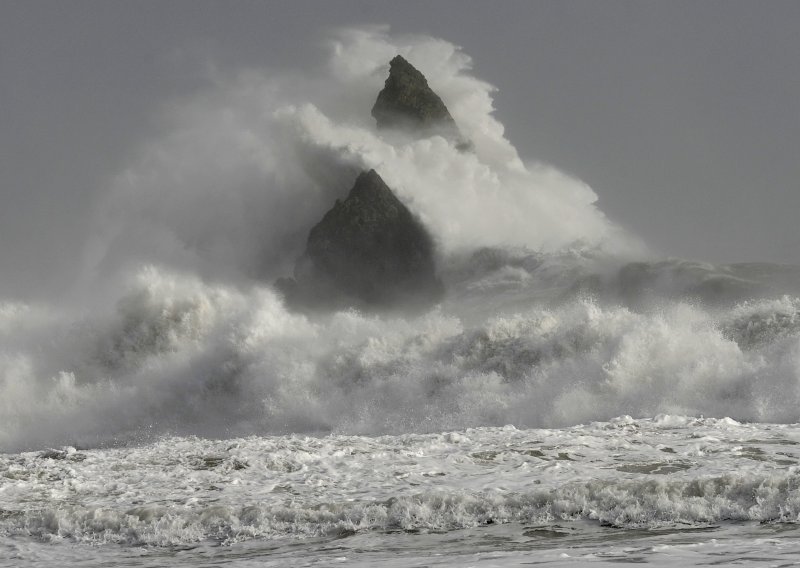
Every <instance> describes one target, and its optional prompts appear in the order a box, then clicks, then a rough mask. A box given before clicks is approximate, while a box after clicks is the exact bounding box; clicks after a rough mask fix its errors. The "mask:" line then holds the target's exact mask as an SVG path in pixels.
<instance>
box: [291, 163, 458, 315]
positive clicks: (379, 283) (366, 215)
mask: <svg viewBox="0 0 800 568" xmlns="http://www.w3.org/2000/svg"><path fill="white" fill-rule="evenodd" d="M278 286H279V288H281V289H282V290H283V292H284V294H285V296H286V299H287V301H288V303H289V304H291V305H295V306H301V307H315V306H320V307H341V306H355V307H360V308H367V309H376V308H377V309H382V308H388V309H391V308H399V307H406V306H410V307H415V306H426V305H430V304H431V303H434V302H436V301H437V300H438V299H439V298H440V297H441V295H442V292H443V289H442V284H441V282H440V281H439V280H438V278H437V277H436V272H435V262H434V247H433V242H432V240H431V237H430V236H429V234H428V232H427V231H426V230H425V228H424V227H423V226H422V224H421V223H420V222H419V221H418V220H417V219H416V218H414V216H413V215H412V214H411V212H410V211H409V210H408V208H407V207H406V206H405V205H403V203H402V202H401V201H400V200H399V199H397V197H396V196H395V195H394V193H393V192H392V190H391V189H389V187H388V186H387V185H386V184H385V183H384V181H383V179H381V177H380V176H379V175H378V174H377V172H375V170H370V171H368V172H362V173H361V174H360V175H359V176H358V178H357V179H356V182H355V185H354V186H353V188H352V189H351V190H350V193H349V195H348V196H347V198H346V199H345V200H344V201H340V200H336V203H335V205H334V206H333V208H332V209H330V210H329V211H328V212H327V213H326V214H325V216H324V217H323V218H322V220H321V221H320V222H319V223H317V224H316V225H315V226H314V227H313V228H312V229H311V232H310V234H309V236H308V243H307V246H306V251H305V253H304V254H303V256H302V257H300V259H299V260H298V261H297V264H296V266H295V278H294V280H288V279H283V280H281V281H279V282H278Z"/></svg>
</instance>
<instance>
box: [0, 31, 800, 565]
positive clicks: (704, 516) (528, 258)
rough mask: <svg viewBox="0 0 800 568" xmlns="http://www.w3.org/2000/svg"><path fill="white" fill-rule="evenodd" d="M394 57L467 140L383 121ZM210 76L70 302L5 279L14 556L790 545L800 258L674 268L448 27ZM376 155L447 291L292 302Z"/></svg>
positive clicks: (316, 555)
mask: <svg viewBox="0 0 800 568" xmlns="http://www.w3.org/2000/svg"><path fill="white" fill-rule="evenodd" d="M398 53H399V54H402V55H403V56H404V57H406V58H407V59H408V60H409V61H412V62H413V63H414V64H415V65H417V66H418V67H419V69H420V70H421V71H423V72H424V73H425V75H426V77H428V80H429V82H430V84H431V87H432V88H433V89H434V90H435V91H436V92H437V93H439V95H441V97H442V99H443V100H444V101H445V102H446V103H447V106H448V108H449V109H450V112H451V114H452V115H453V118H454V119H455V121H456V123H457V124H458V126H459V129H460V131H461V133H462V134H463V136H464V137H465V138H467V139H468V140H469V141H470V142H471V148H470V149H469V150H464V148H463V147H462V148H459V147H457V144H455V143H454V142H453V141H450V140H447V139H446V138H444V137H442V136H439V135H434V134H431V135H430V136H418V135H413V134H412V133H408V132H400V131H379V130H377V129H376V127H375V125H374V121H373V120H372V118H371V117H370V116H369V108H370V107H371V105H372V103H373V102H374V99H375V96H376V94H377V93H378V91H379V90H380V88H381V86H382V84H383V81H384V80H385V77H386V71H387V68H388V61H389V60H390V59H391V58H392V57H394V56H395V55H397V54H398ZM209 73H210V77H209V81H210V84H209V86H208V87H207V88H206V89H204V90H201V91H200V92H198V93H196V94H194V95H192V96H190V97H188V98H182V99H179V100H173V101H169V102H168V103H166V104H165V105H164V108H163V109H162V110H161V111H160V112H161V115H160V119H161V120H160V121H159V124H160V127H159V132H158V133H156V134H155V135H154V136H153V138H152V140H150V141H149V142H148V144H146V145H145V146H144V147H142V148H141V149H140V150H139V152H138V153H137V155H135V156H132V157H131V159H130V161H129V164H128V165H127V167H126V168H125V169H124V171H121V172H120V173H119V175H118V176H116V177H115V178H114V179H113V180H110V181H109V187H108V191H107V192H106V194H105V198H104V199H103V200H102V201H101V202H99V203H97V204H96V212H95V213H96V215H95V222H94V223H93V224H91V226H89V227H87V234H86V246H85V252H84V255H83V256H82V258H80V259H75V262H76V263H79V265H80V266H81V270H80V271H78V272H79V273H80V277H79V278H78V279H77V281H75V282H65V283H64V295H63V297H62V298H60V299H58V300H52V301H44V300H41V299H35V300H29V299H23V298H4V299H0V452H2V453H0V566H15V567H17V566H34V565H41V566H51V565H61V566H101V565H102V566H106V565H127V566H164V565H170V566H172V565H175V566H183V565H186V566H190V565H191V566H217V565H221V564H228V565H234V566H256V565H258V566H287V565H291V566H311V565H315V566H320V565H323V566H327V565H337V564H341V565H351V566H372V565H375V564H377V563H382V564H385V565H387V566H468V565H474V566H512V565H523V564H526V565H527V564H539V563H541V564H547V565H552V566H574V565H580V564H584V563H591V564H594V565H597V564H599V565H605V564H607V565H611V564H618V563H619V562H637V563H650V564H654V565H662V566H673V565H674V566H686V565H715V564H730V563H747V564H748V565H762V566H788V565H794V564H799V563H800V532H798V530H797V523H798V521H800V467H799V466H798V464H799V463H800V449H798V447H799V445H800V428H799V427H798V425H797V423H798V422H800V410H798V409H800V268H798V267H793V266H786V265H774V264H766V263H749V264H729V265H713V264H707V263H703V262H696V261H688V260H681V259H664V258H659V257H658V256H657V255H655V254H653V253H652V252H650V251H649V250H648V248H647V247H646V245H645V244H644V243H642V242H641V241H640V240H639V239H638V238H636V237H634V236H632V235H630V234H628V233H627V232H626V231H625V230H623V229H622V228H620V227H618V226H616V225H615V224H614V223H613V222H611V221H610V220H609V219H607V218H606V216H605V215H604V214H603V213H602V211H601V210H600V209H599V208H598V206H597V204H596V201H597V195H596V194H595V193H594V192H593V191H592V189H591V188H590V187H589V186H588V185H586V184H585V183H583V182H582V181H580V180H577V179H575V178H574V177H572V176H570V175H568V174H565V173H563V172H560V171H558V170H556V169H554V168H552V167H550V166H547V165H544V164H540V163H536V162H532V161H526V160H524V159H522V158H521V157H520V156H519V154H518V153H517V151H516V149H515V148H514V147H513V146H512V145H511V143H510V142H509V141H508V140H507V139H506V138H505V137H504V135H503V126H502V125H501V124H500V123H499V122H498V121H497V120H496V119H495V118H494V116H493V114H492V110H493V107H492V96H491V95H492V92H493V87H492V86H491V85H489V84H487V83H485V82H483V81H481V80H480V79H477V78H476V77H474V76H473V75H472V72H471V61H470V59H469V57H468V56H467V55H465V54H464V53H463V52H462V50H461V49H460V48H458V47H457V46H454V45H452V44H450V43H448V42H446V41H444V40H441V39H437V38H430V37H426V36H393V35H391V34H390V32H389V30H388V29H387V28H380V27H376V28H360V29H349V30H341V31H339V32H337V33H336V34H335V35H334V36H333V38H332V39H331V41H330V42H329V44H328V60H327V63H326V64H325V65H324V66H321V67H320V68H319V69H317V70H314V71H306V72H302V73H300V72H291V73H289V72H266V71H264V70H259V69H236V70H220V69H212V70H211V71H210V72H209ZM370 168H374V169H376V171H378V172H379V173H380V175H381V177H383V179H384V180H385V181H386V183H387V184H388V185H389V186H390V187H391V188H392V189H393V190H394V191H395V192H396V193H397V195H398V197H399V198H400V199H401V200H402V201H403V202H404V203H405V204H406V205H407V206H408V207H409V209H411V211H412V212H413V213H414V214H415V215H416V216H417V217H418V218H419V219H420V220H421V221H422V222H423V224H424V225H425V226H426V227H427V228H428V229H429V231H430V232H431V236H432V238H433V240H434V242H435V243H436V248H437V254H438V272H439V274H440V277H441V279H442V282H443V284H444V286H445V290H446V292H445V296H444V298H443V300H442V301H441V303H439V304H438V305H436V306H434V307H432V308H430V309H428V310H426V311H422V312H420V311H415V312H411V313H404V312H403V311H401V310H395V311H391V312H383V313H369V312H360V311H357V310H338V311H324V310H320V311H316V312H312V311H309V312H298V311H293V310H290V309H289V308H287V306H286V305H285V302H284V300H283V298H282V296H281V294H280V293H279V292H278V291H277V290H276V288H275V287H274V286H273V283H274V282H275V279H276V278H278V277H280V276H284V275H287V274H290V273H291V267H292V265H293V263H294V260H295V259H296V258H297V256H298V255H299V254H300V253H301V252H302V250H303V246H304V244H305V239H306V238H307V235H308V230H309V229H310V227H311V226H313V225H314V224H315V223H316V222H317V220H318V219H319V218H320V216H321V215H322V214H323V213H324V212H325V211H326V210H327V209H329V208H330V207H331V205H332V204H333V202H334V201H335V200H336V199H337V198H342V197H343V195H344V194H346V191H347V190H348V189H349V187H350V186H352V183H353V180H354V179H355V177H356V175H357V174H358V172H359V171H363V170H365V169H370ZM54 277H58V276H57V275H54Z"/></svg>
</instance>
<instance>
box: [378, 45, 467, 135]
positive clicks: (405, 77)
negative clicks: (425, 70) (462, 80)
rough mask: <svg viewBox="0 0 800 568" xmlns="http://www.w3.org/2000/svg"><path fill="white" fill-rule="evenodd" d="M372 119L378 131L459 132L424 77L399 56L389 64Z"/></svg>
mask: <svg viewBox="0 0 800 568" xmlns="http://www.w3.org/2000/svg"><path fill="white" fill-rule="evenodd" d="M372 116H373V117H375V120H376V121H377V122H378V127H379V128H397V127H406V128H417V129H418V128H424V129H428V128H437V127H438V128H445V129H452V131H453V132H458V129H457V128H456V123H455V121H454V120H453V117H452V116H450V111H448V110H447V107H446V106H445V105H444V103H443V102H442V99H440V98H439V95H437V94H436V93H434V92H433V90H431V88H430V87H429V86H428V81H427V80H426V79H425V76H424V75H423V74H422V73H420V72H419V71H418V70H417V69H416V68H415V67H414V66H413V65H411V63H409V62H408V61H406V60H405V59H403V58H402V57H401V56H400V55H398V56H396V57H395V58H394V59H392V60H391V61H390V62H389V78H388V79H386V84H385V85H384V87H383V90H382V91H381V92H380V93H379V94H378V99H377V100H376V101H375V106H373V107H372Z"/></svg>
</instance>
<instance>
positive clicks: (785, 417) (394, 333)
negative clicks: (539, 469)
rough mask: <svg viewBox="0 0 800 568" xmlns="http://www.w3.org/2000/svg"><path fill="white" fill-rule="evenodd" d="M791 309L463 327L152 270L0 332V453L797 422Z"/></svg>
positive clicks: (675, 307)
mask: <svg viewBox="0 0 800 568" xmlns="http://www.w3.org/2000/svg"><path fill="white" fill-rule="evenodd" d="M798 305H799V304H798V300H796V299H791V298H784V299H783V300H776V301H763V302H756V303H751V304H746V305H744V306H742V307H740V308H738V309H737V310H735V311H734V312H732V313H731V314H730V315H727V314H726V315H724V317H719V316H717V315H715V314H713V313H711V312H708V311H706V310H704V309H703V308H701V307H698V306H691V305H687V304H681V303H678V304H671V305H665V306H664V307H662V308H661V309H658V310H654V311H651V312H642V313H636V312H632V311H630V310H628V309H625V308H621V307H614V306H602V305H600V304H597V303H595V302H593V301H591V300H584V301H577V302H573V303H571V304H569V305H564V306H562V307H560V308H542V307H534V306H532V305H531V306H529V307H527V308H525V309H523V310H521V311H519V312H518V313H515V314H513V315H507V316H502V317H494V318H492V319H489V320H485V321H484V320H480V319H479V320H477V323H470V325H469V326H465V324H464V323H463V321H464V320H462V315H460V314H459V313H458V312H457V307H453V308H452V309H451V311H449V312H445V311H444V310H441V309H437V310H433V311H431V312H430V313H427V314H423V315H419V316H414V317H378V316H370V315H364V314H359V313H357V312H339V313H333V314H329V315H325V316H314V317H307V316H303V315H298V314H293V313H290V312H288V311H287V310H286V309H285V307H284V306H283V304H282V302H281V300H280V298H279V297H278V296H276V294H275V293H274V292H273V291H272V290H270V289H266V288H260V287H253V288H249V289H243V288H237V287H232V286H226V285H221V284H216V285H211V284H206V283H203V282H202V281H201V280H199V279H198V278H196V277H194V276H188V275H181V274H177V273H173V272H169V271H164V270H160V269H156V268H152V267H151V268H147V269H144V270H143V271H142V272H141V273H140V274H139V275H138V276H137V277H136V278H135V279H134V280H133V282H132V284H131V285H130V288H129V291H128V292H127V293H125V294H124V295H123V297H122V299H121V300H119V301H118V302H117V304H116V306H115V307H114V308H113V309H112V310H111V311H110V312H107V313H99V314H98V313H94V314H92V315H91V316H85V317H83V318H81V319H72V318H71V317H68V316H63V315H62V316H59V317H55V316H53V317H50V318H41V319H39V320H37V319H36V318H34V319H33V320H32V321H31V322H29V323H28V324H27V328H26V327H25V326H22V327H20V326H16V327H14V326H12V327H13V328H14V331H9V330H10V329H11V328H9V327H8V324H6V326H5V327H3V328H0V333H3V334H4V337H5V338H7V339H8V341H3V343H2V351H0V401H1V402H0V405H2V410H3V412H2V414H0V447H2V448H4V449H15V448H25V447H41V446H44V445H58V444H72V445H79V444H80V445H89V446H93V445H96V444H101V443H113V442H115V441H116V442H118V443H119V442H122V441H125V440H129V439H130V438H131V437H140V438H144V439H147V438H150V437H152V436H155V435H159V434H162V433H167V432H169V433H176V434H198V435H203V436H213V437H228V436H233V435H242V434H246V433H287V432H341V433H367V434H380V433H398V432H425V431H441V430H446V429H450V428H464V427H472V426H483V425H502V424H506V423H513V424H516V425H519V426H526V427H538V426H554V425H569V424H576V423H580V422H586V421H589V420H602V419H607V418H608V417H609V416H615V415H619V414H625V413H627V414H633V415H638V416H652V415H655V414H659V413H672V414H688V415H706V416H733V417H735V418H737V419H745V420H758V421H773V422H793V421H797V420H798V410H797V409H798V408H800V389H799V388H798V384H800V328H798V326H796V325H794V324H792V323H791V322H792V321H793V320H792V318H793V317H795V316H796V312H797V306H798ZM792 310H794V312H793V311H792ZM12 312H13V313H12V314H11V315H10V316H9V318H10V319H14V318H17V319H19V318H20V315H19V313H20V312H18V311H14V310H12ZM793 313H794V314H795V316H793V315H792V314H793ZM467 320H469V321H470V322H474V321H475V319H474V318H473V317H471V316H470V317H467ZM6 321H7V322H8V319H7V320H6ZM4 330H5V331H4ZM743 330H745V331H743ZM746 330H750V331H749V332H746ZM743 334H744V335H743ZM753 337H757V338H758V341H756V340H753V339H752V338H753Z"/></svg>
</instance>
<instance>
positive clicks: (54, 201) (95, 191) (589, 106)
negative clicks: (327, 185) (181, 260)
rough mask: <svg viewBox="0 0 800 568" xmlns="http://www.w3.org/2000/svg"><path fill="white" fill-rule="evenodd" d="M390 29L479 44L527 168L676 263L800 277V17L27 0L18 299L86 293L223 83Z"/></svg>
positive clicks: (20, 41)
mask: <svg viewBox="0 0 800 568" xmlns="http://www.w3.org/2000/svg"><path fill="white" fill-rule="evenodd" d="M383 23H385V24H389V25H391V27H392V30H393V31H394V32H398V33H422V34H429V35H433V36H437V37H442V38H443V39H446V40H448V41H451V42H454V43H457V44H459V45H461V46H463V48H464V50H465V52H466V53H468V54H469V55H471V56H472V58H473V60H474V72H475V74H476V75H477V76H478V77H481V78H483V79H485V80H487V81H489V82H491V83H492V84H494V85H495V86H497V88H498V89H499V91H498V93H496V99H495V100H496V107H497V116H498V118H499V119H500V120H501V122H503V123H504V124H505V125H506V127H507V136H508V137H509V138H510V139H511V141H512V142H513V143H514V144H516V145H517V147H518V149H519V151H520V153H521V155H522V156H523V158H525V159H535V160H541V161H544V162H548V163H551V164H554V165H555V166H557V167H559V168H561V169H563V170H566V171H568V172H571V173H573V174H575V175H577V176H578V177H580V178H581V179H583V180H584V181H586V182H587V183H588V184H589V185H591V186H592V187H593V188H594V189H595V191H596V192H597V193H598V194H599V196H600V199H599V206H600V208H601V209H602V210H604V211H605V212H606V213H607V214H608V215H609V216H610V217H611V218H612V219H614V220H615V221H617V222H618V223H620V224H622V225H623V226H624V227H626V228H628V229H630V230H631V231H632V232H634V233H636V234H638V235H640V236H642V237H643V238H644V239H645V240H646V241H647V242H648V243H650V244H651V245H652V246H654V247H655V248H657V249H658V250H660V251H661V252H663V253H664V254H668V255H673V256H682V257H690V258H697V259H701V260H709V261H722V262H729V261H776V262H787V263H800V229H798V227H797V223H796V216H797V212H798V211H800V187H798V179H800V160H798V151H797V149H798V147H800V57H798V54H800V34H798V33H797V30H798V29H800V3H797V2H776V1H772V2H769V3H756V2H733V1H730V0H724V1H718V2H710V1H707V2H676V1H670V2H622V1H617V2H595V1H587V2H575V1H573V2H563V1H554V2H536V3H533V2H527V1H526V2H510V1H504V2H502V3H496V4H495V3H493V4H490V3H488V2H465V1H438V2H430V3H429V2H413V1H405V2H396V1H394V2H375V1H369V2H366V1H365V2H360V1H348V2H316V1H315V2H298V1H295V2H291V3H289V2H245V1H238V2H205V1H198V0H187V1H171V2H162V1H158V2H156V1H152V2H151V1H138V2H113V1H109V0H100V1H71V2H61V1H51V2H39V1H31V0H25V1H12V0H7V1H5V2H2V3H0V109H2V112H0V199H1V200H0V297H6V296H10V295H12V296H13V295H25V294H28V293H36V292H43V293H55V292H56V291H57V290H58V289H59V287H60V286H61V285H63V283H62V282H59V279H69V277H70V269H71V267H72V266H75V265H76V262H75V259H76V258H77V257H78V256H79V255H80V254H81V250H82V248H83V245H84V240H85V238H86V234H85V233H86V226H87V220H88V219H89V218H90V217H91V215H92V212H93V209H92V208H93V206H94V204H96V203H97V201H98V199H99V197H100V196H101V194H102V193H103V192H104V191H106V190H107V187H108V181H109V179H110V178H111V177H112V176H114V175H115V174H118V173H119V172H120V171H121V170H122V169H124V167H125V164H126V162H127V161H128V160H130V159H131V157H132V155H133V154H135V152H136V151H137V148H138V147H139V146H140V145H141V144H142V143H143V142H144V141H145V140H146V139H147V138H148V137H149V136H151V134H152V132H153V131H155V130H156V129H157V128H158V126H159V125H158V120H157V116H158V114H157V112H158V109H159V108H161V106H162V105H164V104H166V103H168V102H169V101H170V100H171V99H174V97H176V96H180V95H186V94H189V93H192V92H194V91H196V90H198V89H201V88H203V87H204V86H205V85H206V84H207V83H208V76H209V69H212V68H214V67H217V68H222V69H224V68H229V67H239V66H250V67H259V68H264V69H267V70H270V69H273V70H281V71H282V72H285V71H286V70H288V69H299V70H303V69H308V68H310V67H313V66H317V65H321V64H322V62H323V61H324V59H325V58H324V55H323V54H322V48H321V45H322V44H323V42H324V41H325V39H326V34H327V31H328V30H329V29H330V28H331V27H337V26H345V25H348V26H349V25H358V24H383ZM55 275H59V276H58V277H56V276H55Z"/></svg>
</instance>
